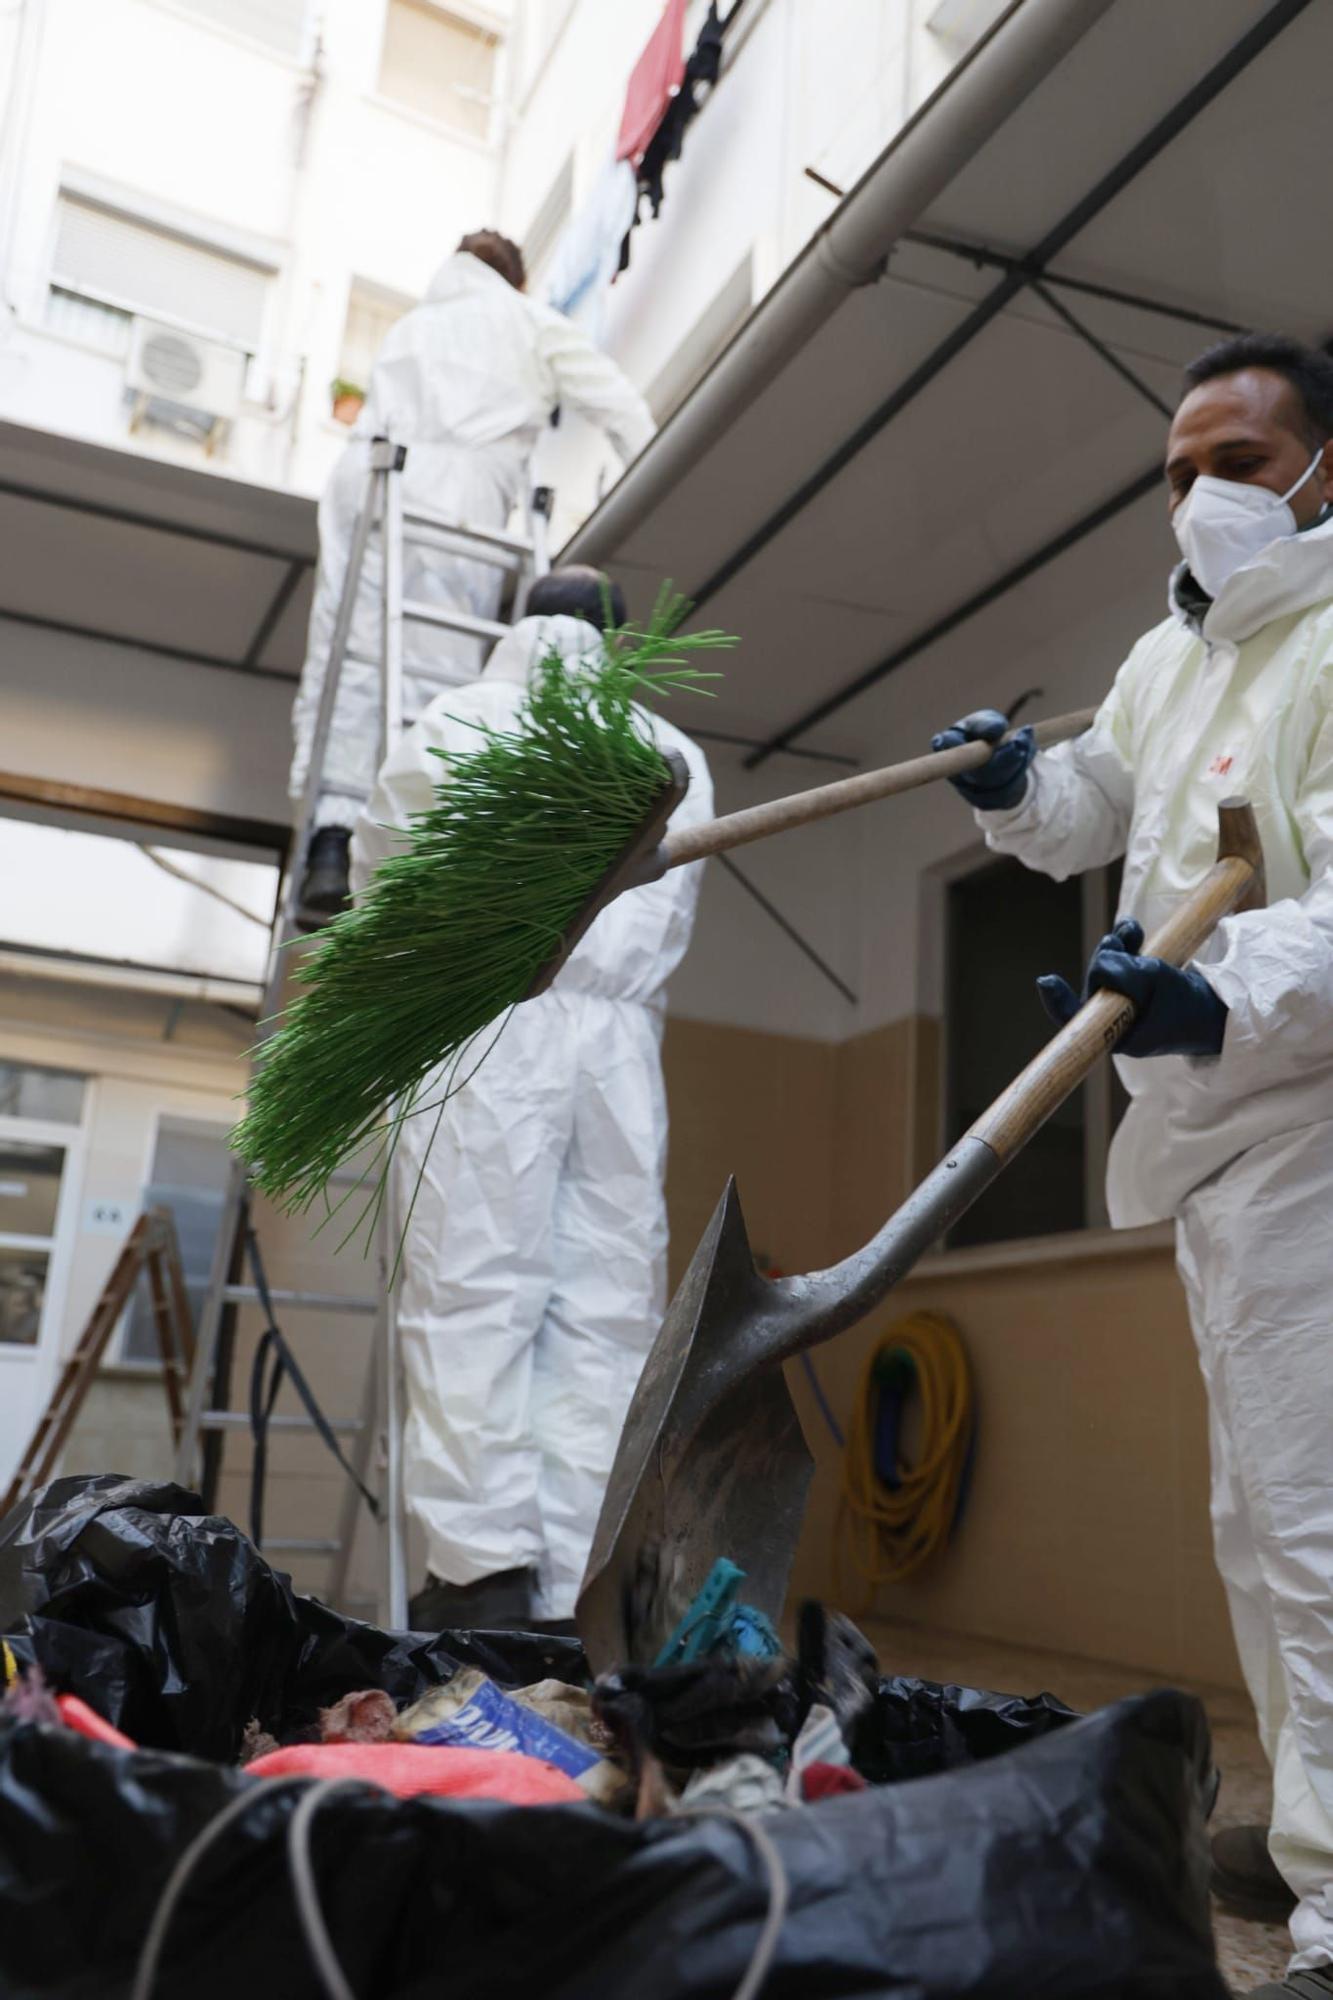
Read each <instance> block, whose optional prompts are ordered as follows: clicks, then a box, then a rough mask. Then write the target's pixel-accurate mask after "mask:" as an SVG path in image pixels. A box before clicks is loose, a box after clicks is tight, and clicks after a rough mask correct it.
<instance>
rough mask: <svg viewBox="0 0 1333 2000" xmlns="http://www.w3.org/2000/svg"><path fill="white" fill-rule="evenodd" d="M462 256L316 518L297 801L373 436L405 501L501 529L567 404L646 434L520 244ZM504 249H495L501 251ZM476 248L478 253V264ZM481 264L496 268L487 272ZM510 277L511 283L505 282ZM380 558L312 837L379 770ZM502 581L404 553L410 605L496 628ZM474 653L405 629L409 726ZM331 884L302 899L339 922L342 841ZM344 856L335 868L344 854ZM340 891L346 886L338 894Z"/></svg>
mask: <svg viewBox="0 0 1333 2000" xmlns="http://www.w3.org/2000/svg"><path fill="white" fill-rule="evenodd" d="M463 243H464V246H472V247H471V248H468V247H464V248H461V249H460V250H458V251H457V252H455V254H454V255H453V256H452V257H450V258H448V259H447V260H446V262H445V263H444V264H442V265H441V266H440V269H439V270H438V271H437V272H436V274H435V276H434V277H433V278H432V280H431V282H430V285H429V287H428V289H427V292H426V296H425V298H424V299H423V300H422V302H421V304H420V305H419V306H416V307H415V308H414V309H413V310H412V311H411V312H409V313H407V314H406V315H405V316H404V317H403V318H402V319H401V320H399V321H398V323H397V325H396V326H394V327H392V328H390V330H389V332H388V334H387V335H386V336H385V340H384V344H383V346H382V347H381V348H380V351H379V355H378V357H377V359H376V362H375V366H374V369H373V371H372V373H371V378H370V388H369V393H368V394H367V397H366V402H365V407H364V408H363V410H362V412H361V415H360V417H359V418H358V420H357V425H356V431H355V435H354V436H353V438H352V440H351V441H350V443H349V444H348V446H347V448H346V450H345V451H344V453H343V455H342V457H341V459H340V460H339V462H338V464H337V465H336V466H335V468H334V471H333V474H332V477H331V478H330V480H329V484H328V486H327V488H326V489H325V492H324V496H323V498H322V500H321V501H320V507H319V570H318V576H317V580H316V585H315V599H314V604H313V606H312V608H311V613H310V630H309V638H308V641H307V650H306V659H305V665H304V667H303V668H302V671H301V684H300V689H299V691H298V693H297V697H296V705H295V708H294V710H293V717H292V721H293V731H294V735H295V753H294V755H293V758H292V766H291V774H290V779H289V784H288V789H289V791H290V793H291V796H292V798H293V799H294V800H299V799H300V798H301V796H302V794H303V792H304V788H305V779H306V771H307V769H308V766H309V759H310V748H311V741H312V738H313V736H314V729H315V718H316V715H317V713H318V709H319V699H320V693H321V690H322V688H323V685H324V674H325V669H326V667H327V665H328V654H329V645H330V642H331V639H332V636H333V628H334V623H335V620H336V618H337V613H338V601H339V598H340V596H341V593H342V586H343V578H344V575H345V572H346V568H347V560H348V553H349V550H350V546H351V540H352V531H353V527H354V524H355V521H356V516H357V511H358V509H359V507H360V505H361V501H362V499H363V496H364V492H365V481H366V472H367V467H368V465H369V457H370V449H371V440H372V439H373V438H375V437H380V436H383V437H389V438H391V439H392V440H393V441H394V442H395V443H396V444H403V445H406V447H407V461H406V465H405V467H404V470H403V473H402V480H403V504H404V507H405V508H406V509H407V510H409V511H411V510H412V509H413V508H417V509H423V510H425V511H428V512H430V513H432V514H435V515H439V516H441V517H442V518H444V519H446V520H449V521H454V522H458V523H460V524H462V525H464V526H466V527H470V528H481V529H499V528H503V527H504V525H505V523H506V522H507V520H508V519H509V515H510V512H511V510H512V509H513V508H514V507H515V506H516V505H517V504H518V502H519V501H520V500H521V499H522V498H523V496H524V492H525V489H526V486H527V483H528V479H529V467H530V464H531V460H532V454H533V451H534V449H535V447H536V445H537V442H538V440H539V439H540V437H541V435H542V432H543V431H544V430H545V428H546V426H547V424H548V423H549V421H550V418H551V414H552V412H553V411H554V410H555V409H556V407H557V406H558V405H564V406H567V407H568V408H570V409H572V410H576V411H578V412H579V413H580V414H581V415H583V416H586V417H588V418H590V419H591V421H592V422H593V423H595V424H597V425H599V426H600V427H601V429H602V430H603V431H604V432H605V433H606V435H607V437H608V438H609V439H610V441H611V444H612V445H613V446H614V448H615V449H616V451H617V452H618V453H619V454H620V457H621V458H622V459H623V460H625V461H628V460H629V459H631V458H633V457H634V455H635V454H636V453H637V452H639V451H641V450H642V448H643V446H644V445H645V444H646V443H647V442H648V440H649V438H650V437H651V436H652V434H653V421H652V417H651V415H650V414H649V411H648V406H647V404H646V403H645V402H644V400H643V398H642V396H640V395H639V393H638V391H637V390H636V389H635V388H634V387H633V386H632V384H631V383H630V382H629V381H628V380H627V379H626V377H625V376H624V375H623V374H622V373H621V371H620V369H619V368H617V366H616V365H615V363H614V362H613V361H612V360H611V359H610V358H609V357H608V356H607V355H605V354H603V353H601V352H600V351H599V350H598V349H597V348H595V347H594V346H593V345H592V343H591V342H590V341H589V339H588V337H587V335H586V334H585V333H583V332H582V331H581V330H580V329H579V328H578V327H576V326H574V325H573V324H572V322H571V321H569V320H567V319H566V318H565V317H564V316H563V314H561V313H558V312H556V311H555V310H554V308H553V307H551V306H547V305H543V304H541V303H540V302H539V301H537V300H535V299H530V298H528V297H527V296H526V294H525V293H524V292H523V290H522V284H523V261H522V257H521V254H520V252H519V251H518V249H517V247H516V245H514V244H512V243H510V242H508V240H507V239H506V238H504V237H500V236H497V235H495V233H494V232H493V231H489V230H487V231H482V232H478V233H477V234H476V235H474V236H468V237H464V239H463ZM497 246H498V247H497ZM474 250H475V252H476V253H477V254H474ZM487 258H493V259H494V260H495V268H493V266H492V263H491V262H488V261H485V260H486V259H487ZM502 272H503V273H507V275H502ZM382 579H383V550H382V547H381V543H380V538H379V536H378V535H377V534H373V535H372V537H371V541H370V546H369V548H368V549H367V552H366V558H365V562H364V564H363V567H362V571H361V581H360V585H359V588H358V590H357V596H356V607H355V612H354V616H353V620H352V628H351V636H350V640H349V645H348V651H349V653H351V654H354V655H357V656H359V658H356V659H354V658H348V659H346V660H344V663H343V668H342V673H341V677H340V679H339V685H338V695H337V704H336V707H335V709H334V714H333V725H332V730H331V733H330V737H329V743H328V750H327V755H326V759H325V765H324V782H323V788H322V790H321V793H320V797H319V802H318V806H317V808H316V812H315V820H314V829H315V833H316V836H318V834H319V832H320V831H321V830H322V829H325V828H331V827H336V828H343V829H348V828H350V827H352V826H353V825H354V824H355V821H356V816H357V813H358V811H359V810H360V808H361V805H362V803H363V802H364V800H365V798H366V795H367V793H368V792H369V790H370V787H371V785H372V783H373V782H374V778H375V770H376V766H377V764H378V763H379V746H380V711H381V694H380V674H379V669H378V666H377V665H375V664H369V665H367V664H362V663H361V662H363V661H369V662H377V661H378V660H379V657H380V652H381V617H382V612H381V592H382ZM501 582H502V573H501V571H500V570H498V569H496V568H494V567H492V566H490V565H487V564H485V563H479V562H474V561H469V560H467V559H466V558H463V557H460V556H456V555H446V554H442V553H440V552H439V551H438V550H435V549H431V548H428V547H425V546H422V545H420V544H414V543H411V542H409V543H407V544H406V545H405V547H404V551H403V595H404V598H405V599H406V600H408V601H409V602H417V603H426V604H436V605H440V606H443V607H446V608H448V609H450V610H454V611H463V612H468V613H470V614H472V615H474V616H477V617H481V618H493V617H494V616H495V614H496V610H497V607H498V605H499V601H500V588H501ZM481 644H482V642H479V641H477V640H474V639H468V638H465V637H463V636H462V635H460V634H458V633H454V632H448V631H445V630H442V629H440V628H438V627H435V626H429V625H423V624H420V623H417V622H412V621H408V622H406V623H405V625H404V629H403V661H404V676H403V704H404V716H405V719H406V720H407V721H409V722H411V721H413V720H414V719H415V717H416V716H417V715H419V714H420V712H421V710H422V709H423V708H424V707H425V705H426V703H427V702H428V701H430V700H431V699H432V697H433V696H434V695H435V694H437V693H438V692H439V690H440V687H441V684H448V683H460V682H464V681H470V680H473V679H475V678H476V675H477V672H478V669H479V667H480V665H481V657H482V655H481V650H480V648H481ZM324 845H325V847H326V848H328V849H330V850H331V856H326V857H325V859H326V864H327V863H328V862H329V860H330V858H332V871H331V872H332V875H333V877H334V878H335V884H334V886H330V887H329V888H328V890H327V893H324V894H314V895H307V896H306V898H305V899H304V900H305V901H307V902H308V903H309V904H311V905H312V906H313V907H315V908H320V909H328V910H336V909H337V908H339V907H340V906H341V896H340V895H339V893H338V890H337V887H336V878H337V876H338V875H339V874H340V873H341V874H343V875H345V873H346V858H345V857H346V840H345V838H344V839H343V840H342V841H341V842H339V841H336V840H335V841H333V842H326V843H324ZM339 855H340V856H341V859H340V861H339V859H338V856H339ZM344 887H345V885H344Z"/></svg>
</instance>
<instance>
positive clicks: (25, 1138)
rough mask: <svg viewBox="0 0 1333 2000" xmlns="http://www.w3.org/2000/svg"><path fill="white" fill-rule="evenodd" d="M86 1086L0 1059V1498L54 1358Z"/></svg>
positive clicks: (49, 1380) (51, 1376)
mask: <svg viewBox="0 0 1333 2000" xmlns="http://www.w3.org/2000/svg"><path fill="white" fill-rule="evenodd" d="M84 1083H85V1079H84V1078H83V1077H81V1076H75V1075H73V1074H71V1073H69V1072H67V1071H61V1070H46V1069H38V1068H35V1067H33V1066H31V1065H27V1064H21V1063H11V1062H7V1061H5V1060H4V1059H3V1058H0V1491H3V1489H4V1487H6V1486H7V1485H8V1484H9V1481H10V1480H11V1479H12V1477H13V1475H14V1472H15V1470H16V1468H17V1466H18V1462H19V1459H20V1457H21V1456H22V1454H23V1451H24V1448H25V1447H26V1445H27V1443H28V1440H29V1438H30V1437H31V1436H32V1433H33V1430H34V1428H35V1426H36V1424H37V1421H38V1419H39V1417H40V1416H41V1414H42V1411H43V1409H44V1408H45V1406H46V1402H47V1399H48V1398H49V1397H50V1394H51V1391H52V1389H53V1388H54V1386H55V1378H56V1370H57V1367H58V1365H59V1361H60V1334H61V1322H62V1318H63V1313H64V1299H65V1291H66V1286H67V1283H68V1278H69V1267H70V1259H71V1257H72V1255H73V1247H74V1235H75V1229H76V1222H77V1207H78V1181H79V1171H80V1167H81V1165H82V1152H83V1130H82V1120H83V1100H84Z"/></svg>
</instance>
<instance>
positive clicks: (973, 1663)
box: [865, 1623, 1289, 1993]
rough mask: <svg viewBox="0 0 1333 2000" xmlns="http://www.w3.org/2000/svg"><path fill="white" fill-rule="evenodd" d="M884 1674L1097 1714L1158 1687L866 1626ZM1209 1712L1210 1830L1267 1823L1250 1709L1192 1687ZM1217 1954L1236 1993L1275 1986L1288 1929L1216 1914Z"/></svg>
mask: <svg viewBox="0 0 1333 2000" xmlns="http://www.w3.org/2000/svg"><path fill="white" fill-rule="evenodd" d="M865 1630H866V1633H867V1635H868V1636H869V1637H870V1638H871V1639H872V1640H873V1641H874V1644H875V1647H876V1649H877V1651H878V1653H879V1657H880V1663H881V1665H882V1666H883V1667H884V1669H885V1671H886V1672H891V1673H902V1674H919V1675H921V1676H922V1677H923V1678H924V1679H927V1680H941V1681H958V1682H961V1683H963V1684H964V1685H966V1686H969V1687H984V1688H998V1689H1001V1690H1003V1691H1004V1692H1005V1693H1008V1694H1041V1693H1049V1694H1054V1695H1058V1696H1059V1697H1060V1699H1061V1700H1062V1701H1067V1702H1068V1703H1069V1705H1070V1707H1071V1708H1078V1709H1088V1708H1097V1707H1099V1706H1101V1704H1102V1703H1104V1702H1108V1701H1115V1700H1117V1699H1118V1698H1119V1697H1120V1696H1121V1695H1127V1694H1138V1693H1140V1692H1142V1691H1143V1690H1144V1689H1146V1688H1150V1687H1154V1686H1158V1685H1160V1682H1157V1681H1154V1679H1153V1677H1152V1676H1151V1675H1149V1674H1140V1673H1135V1671H1134V1670H1133V1668H1131V1667H1116V1666H1108V1665H1104V1664H1102V1663H1100V1662H1097V1661H1092V1660H1078V1659H1073V1658H1069V1657H1066V1656H1064V1655H1062V1654H1059V1653H1037V1652H1028V1651H1026V1650H1025V1649H1024V1648H1021V1647H1018V1646H1004V1645H999V1644H995V1643H992V1642H991V1641H989V1640H984V1639H967V1638H959V1637H957V1636H955V1635H950V1634H947V1633H939V1632H930V1631H923V1630H921V1629H919V1628H916V1627H913V1626H907V1625H888V1624H869V1623H868V1624H867V1625H866V1627H865ZM1190 1692H1191V1693H1194V1694H1197V1695H1199V1696H1200V1697H1201V1698H1202V1700H1203V1702H1204V1704H1205V1706H1206V1707H1207V1710H1208V1719H1209V1722H1210V1724H1211V1726H1212V1732H1213V1752H1214V1755H1215V1757H1216V1759H1217V1765H1218V1769H1219V1770H1220V1771H1221V1773H1222V1789H1221V1792H1220V1794H1219V1796H1218V1801H1217V1811H1216V1813H1215V1815H1214V1818H1213V1825H1214V1827H1222V1826H1232V1825H1237V1824H1241V1823H1245V1822H1249V1823H1251V1824H1254V1823H1257V1822H1261V1821H1263V1820H1266V1818H1267V1816H1268V1800H1269V1779H1268V1765H1267V1763H1266V1761H1265V1759H1264V1754H1263V1751H1262V1750H1261V1749H1260V1747H1259V1739H1258V1737H1257V1736H1256V1734H1255V1731H1254V1721H1253V1717H1252V1714H1251V1711H1250V1707H1249V1704H1248V1702H1246V1701H1245V1700H1244V1698H1243V1697H1242V1696H1240V1695H1237V1694H1231V1693H1228V1692H1226V1691H1225V1690H1219V1689H1217V1688H1193V1689H1191V1690H1190ZM1213 1918H1214V1926H1215V1929H1216V1933H1217V1955H1218V1960H1219V1963H1220V1964H1221V1967H1222V1971H1223V1973H1224V1975H1225V1976H1226V1978H1227V1980H1228V1982H1229V1984H1230V1985H1231V1987H1232V1988H1233V1989H1234V1990H1235V1991H1236V1992H1237V1993H1245V1992H1246V1991H1247V1990H1248V1989H1249V1988H1250V1987H1252V1986H1255V1985H1258V1984H1260V1983H1261V1982H1263V1981H1264V1980H1272V1979H1278V1978H1280V1977H1281V1975H1282V1972H1283V1970H1284V1968H1285V1966H1286V1962H1287V1955H1288V1950H1289V1946H1288V1943H1287V1933H1286V1929H1285V1927H1279V1926H1277V1925H1270V1924H1250V1923H1245V1922H1243V1921H1242V1920H1241V1919H1240V1918H1238V1917H1228V1916H1225V1915H1223V1913H1222V1912H1221V1911H1220V1910H1218V1909H1216V1908H1214V1912H1213Z"/></svg>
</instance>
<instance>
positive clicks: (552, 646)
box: [481, 612, 602, 687]
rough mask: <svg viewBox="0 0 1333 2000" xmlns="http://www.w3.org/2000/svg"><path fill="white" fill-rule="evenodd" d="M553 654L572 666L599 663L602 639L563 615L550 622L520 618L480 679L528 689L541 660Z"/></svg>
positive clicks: (592, 627) (581, 622)
mask: <svg viewBox="0 0 1333 2000" xmlns="http://www.w3.org/2000/svg"><path fill="white" fill-rule="evenodd" d="M550 653H558V654H559V655H560V657H561V659H562V660H564V661H566V662H567V664H569V665H571V666H573V665H577V664H578V663H579V662H580V661H583V660H587V661H589V662H596V661H599V660H600V659H601V656H602V635H601V633H600V632H599V631H598V630H597V627H596V626H595V625H590V624H589V623H588V621H587V619H586V618H569V617H567V616H566V615H565V614H564V613H563V612H559V613H557V614H556V615H555V616H554V617H550V618H520V619H519V621H518V623H517V625H513V626H511V627H510V629H509V630H508V631H507V632H506V633H505V635H504V637H503V639H500V640H499V641H497V643H496V647H495V650H494V652H493V653H492V654H491V657H490V658H489V660H487V662H486V665H485V666H484V667H483V668H482V674H481V677H482V679H483V680H485V681H513V682H515V683H516V684H517V685H518V686H519V687H526V686H527V684H528V681H529V679H530V678H531V675H532V670H533V668H534V667H535V666H536V664H537V662H538V660H542V659H545V658H546V657H547V655H548V654H550Z"/></svg>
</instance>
